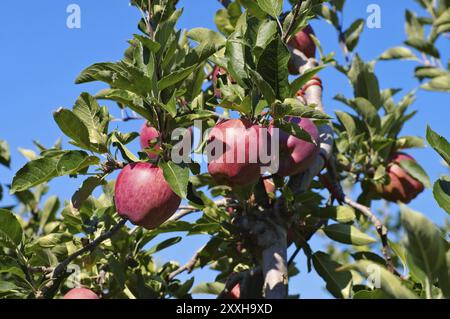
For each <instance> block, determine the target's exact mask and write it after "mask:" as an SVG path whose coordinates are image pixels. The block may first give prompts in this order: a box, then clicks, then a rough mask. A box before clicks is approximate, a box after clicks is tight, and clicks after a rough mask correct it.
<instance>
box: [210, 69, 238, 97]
mask: <svg viewBox="0 0 450 319" xmlns="http://www.w3.org/2000/svg"><path fill="white" fill-rule="evenodd" d="M225 76H226V79H227V81H228V82H229V83H232V84H235V83H236V81H234V80H233V78H232V77H231V75H229V74H228V73H227V70H225V69H224V68H222V67H220V66H218V65H216V66H215V67H214V69H213V73H212V83H213V88H214V96H215V97H216V98H218V99H221V98H222V93H221V92H220V86H219V78H222V79H224V78H225ZM222 81H223V80H222Z"/></svg>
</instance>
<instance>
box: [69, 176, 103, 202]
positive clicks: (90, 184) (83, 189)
mask: <svg viewBox="0 0 450 319" xmlns="http://www.w3.org/2000/svg"><path fill="white" fill-rule="evenodd" d="M104 182H105V181H104V179H103V178H101V177H99V176H90V177H88V178H87V179H86V180H84V182H83V184H82V185H81V186H80V188H78V189H77V191H76V192H75V193H74V194H73V196H72V205H73V207H75V208H77V209H78V208H80V207H81V205H82V204H83V202H84V201H85V200H86V199H87V198H88V197H89V196H90V195H91V194H92V192H93V191H94V189H95V188H97V186H100V185H102V184H103V183H104Z"/></svg>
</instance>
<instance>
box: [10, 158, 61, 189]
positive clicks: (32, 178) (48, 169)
mask: <svg viewBox="0 0 450 319" xmlns="http://www.w3.org/2000/svg"><path fill="white" fill-rule="evenodd" d="M58 160H59V158H58V157H43V158H39V159H37V160H34V161H30V162H28V163H26V164H25V165H24V166H23V167H22V168H21V169H19V170H18V171H17V173H16V175H15V176H14V179H13V181H12V187H11V194H14V193H16V192H21V191H24V190H27V189H29V188H31V187H34V186H36V185H39V184H42V183H44V182H47V181H49V180H51V179H52V178H54V177H56V176H57V175H58V174H57V172H56V166H57V165H58Z"/></svg>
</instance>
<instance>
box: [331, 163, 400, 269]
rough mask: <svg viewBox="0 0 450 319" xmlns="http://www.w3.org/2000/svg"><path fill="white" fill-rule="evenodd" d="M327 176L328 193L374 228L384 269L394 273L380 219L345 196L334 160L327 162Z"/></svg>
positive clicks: (365, 207)
mask: <svg viewBox="0 0 450 319" xmlns="http://www.w3.org/2000/svg"><path fill="white" fill-rule="evenodd" d="M328 175H329V176H330V178H331V184H330V185H329V186H328V187H331V189H329V191H330V192H331V193H332V194H333V196H334V197H335V198H336V199H337V200H338V201H339V202H340V203H345V204H346V205H348V206H350V207H352V208H354V209H356V210H358V211H360V212H361V213H362V214H363V215H364V216H366V217H367V218H368V219H369V220H370V222H371V223H372V224H373V225H374V226H375V228H376V230H377V233H378V236H379V237H380V240H381V245H382V251H383V256H384V259H385V260H386V267H387V268H388V270H389V271H391V272H392V273H395V267H394V265H393V264H392V257H391V251H390V247H389V241H388V230H387V228H386V227H385V226H384V224H383V223H382V222H381V220H380V219H378V217H377V216H376V215H375V214H374V213H373V212H372V211H371V209H370V208H369V207H367V206H365V205H362V204H360V203H357V202H355V201H354V200H353V199H351V198H350V197H349V196H347V195H345V193H344V190H343V189H342V185H341V184H340V183H339V181H338V178H337V173H336V166H335V163H334V158H333V159H332V160H331V161H330V162H329V165H328Z"/></svg>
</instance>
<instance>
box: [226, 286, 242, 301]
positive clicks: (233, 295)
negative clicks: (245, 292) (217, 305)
mask: <svg viewBox="0 0 450 319" xmlns="http://www.w3.org/2000/svg"><path fill="white" fill-rule="evenodd" d="M227 297H228V298H230V299H241V285H240V284H239V283H237V284H236V285H235V286H234V287H233V289H231V290H230V292H229V293H228V296H227Z"/></svg>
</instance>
